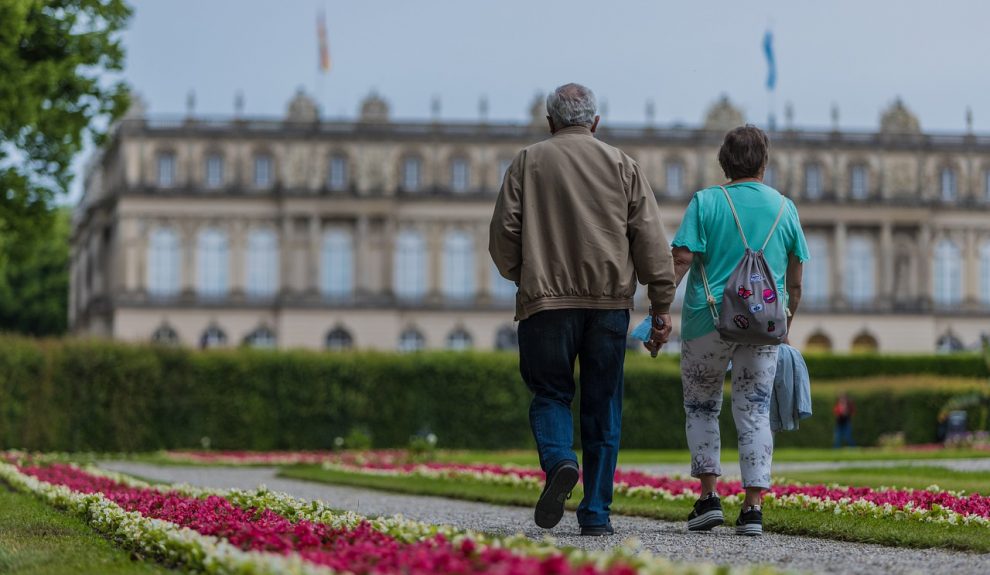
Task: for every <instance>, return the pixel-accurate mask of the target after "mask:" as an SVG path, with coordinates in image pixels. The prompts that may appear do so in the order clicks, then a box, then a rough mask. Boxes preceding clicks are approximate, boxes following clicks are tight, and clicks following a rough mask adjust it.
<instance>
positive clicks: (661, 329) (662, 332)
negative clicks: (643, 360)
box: [643, 312, 672, 357]
mask: <svg viewBox="0 0 990 575" xmlns="http://www.w3.org/2000/svg"><path fill="white" fill-rule="evenodd" d="M650 315H651V316H652V317H653V328H652V329H651V330H650V341H647V342H644V343H643V346H644V347H646V349H647V350H649V352H650V355H652V356H653V357H656V356H657V354H658V353H659V352H660V348H661V347H663V345H664V344H665V343H667V340H668V339H670V330H671V329H672V328H671V325H672V322H671V319H670V314H669V313H652V312H651V313H650Z"/></svg>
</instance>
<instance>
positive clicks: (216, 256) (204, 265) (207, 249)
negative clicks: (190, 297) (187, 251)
mask: <svg viewBox="0 0 990 575" xmlns="http://www.w3.org/2000/svg"><path fill="white" fill-rule="evenodd" d="M229 259H230V250H229V247H228V242H227V234H226V233H224V232H222V231H220V230H218V229H215V228H207V229H205V230H202V231H201V232H199V236H198V237H197V239H196V261H197V264H198V265H197V269H196V271H197V275H196V279H197V285H196V291H197V293H199V295H200V296H201V297H207V298H219V297H223V296H225V295H227V289H228V270H229V269H230V265H229Z"/></svg>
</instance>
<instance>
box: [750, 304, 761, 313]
mask: <svg viewBox="0 0 990 575" xmlns="http://www.w3.org/2000/svg"><path fill="white" fill-rule="evenodd" d="M749 311H750V312H752V313H760V312H761V311H763V304H761V303H754V304H753V305H751V306H749Z"/></svg>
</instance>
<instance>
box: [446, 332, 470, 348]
mask: <svg viewBox="0 0 990 575" xmlns="http://www.w3.org/2000/svg"><path fill="white" fill-rule="evenodd" d="M473 345H474V341H473V340H472V339H471V334H469V333H468V332H467V331H465V330H464V328H457V329H455V330H454V331H452V332H450V334H449V335H448V336H447V349H452V350H454V351H464V350H468V349H471V347H472V346H473Z"/></svg>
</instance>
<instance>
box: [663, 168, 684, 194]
mask: <svg viewBox="0 0 990 575" xmlns="http://www.w3.org/2000/svg"><path fill="white" fill-rule="evenodd" d="M665 173H666V178H667V179H666V181H667V195H668V196H670V197H672V198H679V197H681V196H682V195H684V164H683V163H682V162H681V161H680V160H671V161H669V162H667V166H666V170H665Z"/></svg>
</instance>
